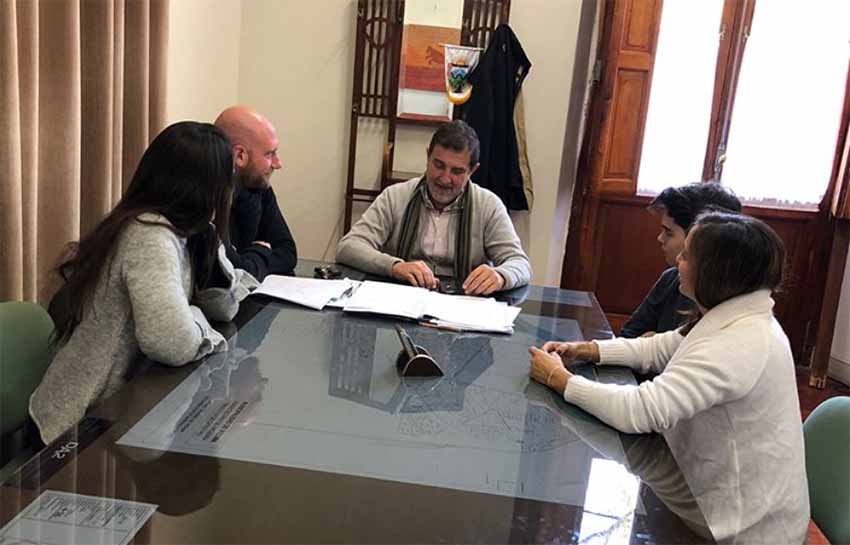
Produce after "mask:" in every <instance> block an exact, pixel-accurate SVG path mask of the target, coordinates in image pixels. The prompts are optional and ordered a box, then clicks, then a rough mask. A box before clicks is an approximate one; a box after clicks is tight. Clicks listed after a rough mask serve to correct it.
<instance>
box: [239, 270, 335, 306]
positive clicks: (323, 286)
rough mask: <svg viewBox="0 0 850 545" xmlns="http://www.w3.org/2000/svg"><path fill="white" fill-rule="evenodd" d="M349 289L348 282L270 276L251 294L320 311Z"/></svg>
mask: <svg viewBox="0 0 850 545" xmlns="http://www.w3.org/2000/svg"><path fill="white" fill-rule="evenodd" d="M350 288H351V284H350V281H349V280H323V279H320V278H299V277H297V276H279V275H276V274H270V275H268V276H266V278H265V280H263V283H262V284H260V286H259V287H258V288H257V289H255V290H254V291H253V294H262V295H268V296H271V297H275V298H277V299H283V300H284V301H289V302H292V303H297V304H299V305H303V306H305V307H308V308H312V309H315V310H322V308H324V306H325V305H326V304H328V302H329V301H331V300H332V299H336V298H339V297H341V296H342V294H343V293H345V291H346V290H348V289H350Z"/></svg>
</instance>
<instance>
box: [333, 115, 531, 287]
mask: <svg viewBox="0 0 850 545" xmlns="http://www.w3.org/2000/svg"><path fill="white" fill-rule="evenodd" d="M479 149H480V145H479V142H478V136H477V135H476V134H475V131H474V130H473V129H472V128H471V127H470V126H469V125H467V124H466V123H464V122H463V121H453V122H451V123H446V124H445V125H443V126H441V127H440V128H439V129H438V130H437V132H435V133H434V136H433V137H432V138H431V143H430V144H429V146H428V150H427V157H428V164H427V167H426V170H425V175H424V176H423V177H422V178H413V179H411V180H408V181H406V182H403V183H400V184H396V185H392V186H390V187H388V188H386V189H385V190H384V191H383V192H382V193H381V194H380V195H379V196H378V198H377V199H376V200H375V202H373V203H372V205H371V206H370V207H369V208H368V209H367V210H366V212H365V213H364V214H363V216H362V217H361V218H360V220H359V221H358V222H357V223H355V224H354V226H353V227H352V228H351V231H349V232H348V233H347V234H346V235H345V236H344V237H343V238H342V240H340V242H339V246H338V247H337V254H336V260H337V262H339V263H343V264H345V265H349V266H351V267H355V268H357V269H360V270H362V271H365V272H368V273H371V274H378V275H383V276H389V277H392V278H395V279H396V280H400V281H403V282H409V283H410V284H412V285H414V286H421V287H425V288H429V289H434V288H436V287H437V284H438V282H439V280H438V277H441V276H443V277H451V278H453V279H454V281H455V282H458V283H460V282H462V288H463V291H464V293H466V294H468V295H486V294H489V293H493V292H495V291H500V290H505V289H511V288H515V287H518V286H523V285H525V284H527V283H528V282H529V280H530V279H531V264H530V263H529V260H528V256H527V255H526V254H525V252H524V251H523V249H522V245H521V244H520V241H519V237H518V236H517V234H516V231H515V230H514V227H513V224H512V223H511V219H510V217H509V216H508V212H507V210H506V209H505V206H504V204H502V201H501V200H499V198H498V197H497V196H496V195H495V194H494V193H492V192H491V191H488V190H487V189H484V188H482V187H480V186H478V185H476V184H474V183H472V182H471V181H470V179H469V178H470V176H472V173H473V172H475V170H476V169H477V168H478V155H479Z"/></svg>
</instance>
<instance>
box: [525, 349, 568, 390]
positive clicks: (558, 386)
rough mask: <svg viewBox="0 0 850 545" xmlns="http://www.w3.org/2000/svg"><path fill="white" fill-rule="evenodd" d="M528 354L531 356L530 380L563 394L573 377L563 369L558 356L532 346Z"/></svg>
mask: <svg viewBox="0 0 850 545" xmlns="http://www.w3.org/2000/svg"><path fill="white" fill-rule="evenodd" d="M528 353H529V355H530V356H531V368H530V369H529V375H531V378H532V379H533V380H535V381H537V382H539V383H540V384H545V385H546V386H548V387H550V388H552V389H553V390H555V391H556V392H558V393H559V394H563V393H564V390H566V389H567V382H569V380H570V379H571V378H572V376H573V375H572V373H570V372H569V371H567V369H566V368H565V367H564V364H563V363H562V362H561V358H560V357H558V354H550V353H548V352H545V351H543V350H540V349H539V348H536V347H534V346H532V347H531V348H529V349H528Z"/></svg>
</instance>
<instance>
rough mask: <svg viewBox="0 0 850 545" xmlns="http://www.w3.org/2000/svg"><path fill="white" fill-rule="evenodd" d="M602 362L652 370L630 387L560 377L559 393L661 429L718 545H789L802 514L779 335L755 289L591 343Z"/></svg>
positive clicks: (797, 434)
mask: <svg viewBox="0 0 850 545" xmlns="http://www.w3.org/2000/svg"><path fill="white" fill-rule="evenodd" d="M597 344H598V345H599V352H600V356H601V363H602V364H615V365H629V366H631V367H632V368H634V369H637V370H639V371H641V372H647V371H655V372H660V373H661V374H660V375H658V376H657V377H656V378H655V379H653V380H652V381H648V382H644V383H642V384H641V385H640V386H616V385H606V384H599V383H594V382H592V381H589V380H586V379H584V378H582V377H579V376H576V377H574V378H572V379H570V381H569V383H568V385H567V389H566V391H565V392H564V398H565V399H566V400H567V401H569V402H571V403H575V404H576V405H578V406H580V407H582V408H583V409H585V410H587V411H588V412H590V413H592V414H594V415H596V416H598V417H599V418H600V419H602V420H603V421H605V422H607V423H608V424H610V425H612V426H614V427H615V428H617V429H619V430H621V431H624V432H627V433H643V432H650V431H658V432H663V434H664V437H665V439H666V440H667V443H668V445H669V446H670V449H671V451H672V452H673V455H674V456H675V458H676V461H677V462H678V464H679V466H680V467H681V468H682V471H683V473H684V475H685V478H686V480H687V482H688V485H689V486H690V488H691V490H692V492H693V494H694V496H695V497H696V498H697V502H698V503H699V505H700V509H701V510H702V512H703V514H704V515H705V518H706V520H707V521H708V523H709V527H710V528H711V531H712V533H713V534H714V537H715V539H716V540H718V541H719V542H730V543H748V544H750V543H764V544H786V543H792V544H800V543H803V542H804V540H805V537H806V528H807V525H808V521H809V496H808V485H807V483H806V470H805V458H804V447H803V434H802V424H801V421H800V405H799V400H798V397H797V384H796V379H795V373H794V361H793V358H792V356H791V349H790V347H789V344H788V338H787V337H786V336H785V333H784V332H783V331H782V328H781V327H780V326H779V323H778V322H777V321H776V319H775V318H774V317H773V299H772V298H771V297H770V293H769V292H768V291H766V290H765V291H758V292H754V293H750V294H746V295H742V296H739V297H736V298H733V299H730V300H728V301H726V302H724V303H722V304H720V305H718V306H716V307H714V308H713V309H711V310H710V311H709V312H708V313H706V315H705V316H704V317H703V318H702V319H701V320H700V322H699V323H698V324H697V325H696V326H695V327H694V328H693V330H691V332H690V333H689V334H688V335H687V336H686V337H682V336H681V335H680V334H679V333H678V332H677V331H670V332H667V333H664V334H660V335H655V336H654V337H649V338H639V339H613V340H610V341H597Z"/></svg>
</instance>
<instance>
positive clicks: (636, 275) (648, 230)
mask: <svg viewBox="0 0 850 545" xmlns="http://www.w3.org/2000/svg"><path fill="white" fill-rule="evenodd" d="M649 200H650V199H649V198H647V197H639V196H633V197H614V198H603V199H602V200H601V201H600V204H599V211H598V214H597V222H596V224H595V226H594V231H595V232H596V235H597V239H598V241H599V244H598V246H597V248H596V251H595V252H594V256H593V261H594V269H595V274H594V279H595V285H594V286H593V287H592V288H590V289H592V290H593V291H595V293H596V297H597V299H599V304H600V305H601V306H602V309H603V310H604V311H605V314H606V316H607V317H608V320H609V322H611V324H612V327H613V328H614V329H615V331H618V330H619V326H620V325H621V324H622V323H623V322H624V321H625V320H626V319H627V318H628V316H629V315H630V314H631V313H632V312H633V311H634V310H635V309H636V308H637V306H638V305H639V304H640V302H641V301H642V300H643V298H644V297H645V296H646V294H647V293H648V292H649V290H650V288H652V285H653V284H654V283H655V281H656V280H657V279H658V275H660V274H661V272H662V271H663V270H664V269H665V268H667V264H666V263H665V261H664V257H663V254H662V252H661V248H660V246H659V244H658V241H657V240H656V237H657V236H658V230H659V220H658V217H657V216H654V215H653V214H652V213H650V212H648V211H647V210H646V206H647V205H648V203H649ZM744 212H745V213H747V214H750V215H752V216H755V217H758V218H759V219H762V220H763V221H765V222H766V223H767V224H768V225H770V226H771V227H772V228H773V229H774V230H775V231H776V233H777V234H778V235H779V236H780V237H781V238H782V241H783V242H784V243H785V248H786V256H787V257H786V272H787V275H786V277H787V280H786V283H785V287H784V289H783V292H782V293H780V294H779V295H778V296H777V297H776V308H775V313H776V316H777V319H778V320H779V322H780V323H781V324H782V327H783V329H785V332H786V333H787V334H788V337H789V339H790V340H791V346H792V347H793V349H794V352H795V355H797V357H798V359H800V357H801V356H802V355H803V354H804V352H803V346H804V345H805V344H806V338H807V335H810V334H811V332H810V331H809V327H810V322H811V321H812V320H816V318H817V316H816V312H815V311H816V310H817V305H816V304H815V302H814V301H810V300H809V297H808V296H807V294H808V293H811V292H812V289H811V288H812V286H811V279H810V278H808V272H809V260H810V259H811V254H812V252H813V251H814V244H815V242H816V241H813V240H812V238H811V236H810V233H812V231H813V225H814V223H815V222H816V221H817V216H816V215H815V213H813V212H812V213H797V214H793V215H790V216H787V217H783V216H780V215H779V214H777V213H776V211H774V210H765V209H760V208H745V209H744ZM804 363H805V362H801V361H798V364H804Z"/></svg>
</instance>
